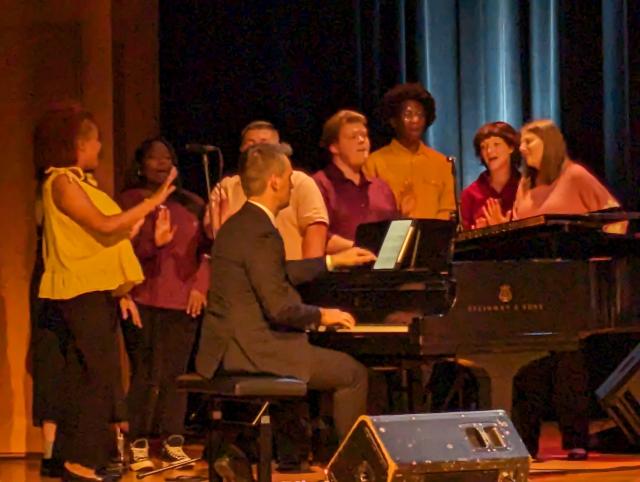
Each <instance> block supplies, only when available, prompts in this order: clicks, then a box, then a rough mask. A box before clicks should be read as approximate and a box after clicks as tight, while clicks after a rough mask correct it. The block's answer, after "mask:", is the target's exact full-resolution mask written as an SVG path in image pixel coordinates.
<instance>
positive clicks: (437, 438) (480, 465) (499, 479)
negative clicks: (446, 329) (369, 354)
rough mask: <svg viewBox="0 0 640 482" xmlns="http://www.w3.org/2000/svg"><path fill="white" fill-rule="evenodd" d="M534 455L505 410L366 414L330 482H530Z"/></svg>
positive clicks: (333, 465)
mask: <svg viewBox="0 0 640 482" xmlns="http://www.w3.org/2000/svg"><path fill="white" fill-rule="evenodd" d="M530 461H531V459H530V457H529V453H528V452H527V449H526V447H525V446H524V443H523V442H522V439H521V438H520V436H519V435H518V433H517V432H516V429H515V428H514V426H513V424H512V423H511V420H510V419H509V417H508V416H507V414H506V413H505V412H504V411H503V410H489V411H479V412H456V413H430V414H409V415H383V416H377V417H368V416H363V417H360V418H359V419H358V421H357V422H356V423H355V424H354V426H353V427H352V428H351V431H350V432H349V434H348V435H347V437H346V438H345V439H344V441H343V442H342V444H341V445H340V447H339V448H338V451H337V452H336V453H335V455H334V456H333V458H332V459H331V461H330V462H329V465H327V468H326V473H327V477H328V480H329V481H330V482H390V481H394V482H400V481H403V482H436V481H437V482H526V480H527V476H528V474H529V465H530Z"/></svg>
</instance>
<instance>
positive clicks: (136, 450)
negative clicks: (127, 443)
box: [129, 438, 155, 472]
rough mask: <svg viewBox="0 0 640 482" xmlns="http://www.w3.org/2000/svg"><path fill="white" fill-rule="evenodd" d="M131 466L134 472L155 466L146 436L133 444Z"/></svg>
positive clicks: (145, 470) (151, 468) (147, 469)
mask: <svg viewBox="0 0 640 482" xmlns="http://www.w3.org/2000/svg"><path fill="white" fill-rule="evenodd" d="M129 468H130V469H131V470H132V471H134V472H147V471H149V470H153V469H154V468H155V467H154V466H153V462H152V461H151V459H150V458H149V441H148V440H147V439H146V438H139V439H138V440H136V441H134V442H133V443H132V444H131V460H130V462H129Z"/></svg>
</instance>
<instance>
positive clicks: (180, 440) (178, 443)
mask: <svg viewBox="0 0 640 482" xmlns="http://www.w3.org/2000/svg"><path fill="white" fill-rule="evenodd" d="M183 445H184V437H183V436H182V435H169V436H168V437H167V438H166V439H165V440H164V442H162V465H163V466H164V467H166V466H167V465H173V464H176V463H178V462H184V461H185V460H189V459H190V458H191V457H189V456H188V455H187V454H186V453H184V450H183V449H182V446H183ZM194 466H195V462H194V463H192V464H186V465H183V466H181V467H179V469H180V470H183V469H192V468H193V467H194Z"/></svg>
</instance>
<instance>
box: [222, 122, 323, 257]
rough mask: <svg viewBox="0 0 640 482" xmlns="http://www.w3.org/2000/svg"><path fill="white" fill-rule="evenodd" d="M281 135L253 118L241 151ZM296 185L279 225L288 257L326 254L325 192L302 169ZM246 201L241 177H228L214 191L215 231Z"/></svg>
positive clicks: (276, 140)
mask: <svg viewBox="0 0 640 482" xmlns="http://www.w3.org/2000/svg"><path fill="white" fill-rule="evenodd" d="M279 142H280V135H279V133H278V131H277V130H276V128H275V127H274V126H273V124H271V123H270V122H266V121H253V122H251V123H249V124H248V125H247V126H246V127H245V128H244V129H243V131H242V139H241V144H240V152H244V151H246V150H247V149H249V148H250V147H251V146H253V145H255V144H261V143H268V144H277V143H279ZM291 181H292V183H293V188H292V191H291V201H290V204H289V206H288V207H287V208H285V209H283V210H282V211H280V212H279V213H278V216H277V217H276V227H277V228H278V231H279V232H280V235H281V236H282V239H283V241H284V248H285V255H286V259H287V260H296V259H302V258H315V257H318V256H323V255H324V254H325V246H326V242H327V229H328V225H329V216H328V214H327V208H326V207H325V204H324V200H323V199H322V194H321V193H320V190H319V189H318V186H317V185H316V183H315V182H314V180H313V179H312V178H311V177H310V176H308V175H307V174H305V173H304V172H302V171H299V170H294V171H293V175H292V177H291ZM246 201H247V197H246V196H245V194H244V192H243V190H242V186H241V184H240V176H238V175H234V176H227V177H225V178H223V179H222V181H220V183H219V184H218V185H216V187H215V188H214V189H213V191H212V193H211V202H212V208H213V212H214V232H217V230H218V229H219V228H220V226H219V225H220V224H221V222H222V223H224V221H225V220H226V219H228V218H229V217H230V216H231V215H232V214H234V213H236V212H237V211H239V210H240V208H241V207H242V205H243V204H244V203H245V202H246Z"/></svg>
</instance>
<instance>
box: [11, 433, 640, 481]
mask: <svg viewBox="0 0 640 482" xmlns="http://www.w3.org/2000/svg"><path fill="white" fill-rule="evenodd" d="M559 445H560V436H559V433H558V431H557V428H556V426H555V425H554V424H546V425H545V427H544V428H543V435H542V441H541V447H542V451H541V457H542V459H543V460H542V461H541V462H534V463H533V464H532V465H531V475H530V478H529V480H531V481H541V482H578V481H579V482H596V481H598V482H640V454H615V455H613V454H611V455H610V454H601V453H590V454H589V455H590V456H589V460H586V461H581V462H569V461H567V460H566V458H565V453H564V452H563V451H562V450H561V449H560V446H559ZM186 451H187V452H188V453H189V454H190V455H192V456H198V455H200V452H201V447H199V446H192V447H187V448H186ZM158 466H159V464H158ZM39 467H40V461H39V460H38V459H37V458H26V459H24V458H22V459H2V458H0V482H38V481H42V482H52V481H54V480H56V479H50V478H44V477H40V475H39ZM312 470H313V472H309V473H301V474H279V473H278V472H274V473H273V481H274V482H302V481H304V482H316V481H322V480H324V473H323V470H322V467H312ZM206 474H207V466H206V464H205V463H204V462H200V463H198V465H197V466H196V468H195V470H184V471H177V470H174V471H168V472H165V473H162V474H158V475H155V476H150V477H146V478H145V479H143V480H145V481H147V482H164V481H165V480H166V479H167V478H169V479H170V478H176V477H179V476H185V475H201V476H204V477H206ZM122 480H123V482H134V481H136V480H138V479H136V476H135V474H134V473H132V472H129V473H128V474H127V475H126V476H125V477H124V478H123V479H122Z"/></svg>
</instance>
